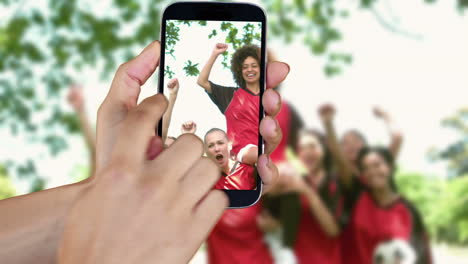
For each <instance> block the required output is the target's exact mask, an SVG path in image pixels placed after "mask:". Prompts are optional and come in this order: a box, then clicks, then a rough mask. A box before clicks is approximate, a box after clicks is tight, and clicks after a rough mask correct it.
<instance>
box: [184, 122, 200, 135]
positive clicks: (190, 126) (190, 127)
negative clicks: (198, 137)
mask: <svg viewBox="0 0 468 264" xmlns="http://www.w3.org/2000/svg"><path fill="white" fill-rule="evenodd" d="M195 132H197V123H195V122H194V121H192V120H190V121H187V122H185V123H183V124H182V126H181V127H180V133H182V134H187V133H190V134H195Z"/></svg>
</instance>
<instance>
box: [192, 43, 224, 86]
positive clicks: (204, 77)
mask: <svg viewBox="0 0 468 264" xmlns="http://www.w3.org/2000/svg"><path fill="white" fill-rule="evenodd" d="M227 48H228V45H226V44H222V43H218V44H216V46H215V48H214V50H213V53H212V54H211V56H210V58H209V59H208V61H207V62H206V64H205V66H203V69H202V70H201V72H200V75H199V76H198V79H197V84H198V85H200V86H201V87H203V88H204V89H205V90H206V91H207V92H208V93H211V85H210V82H209V81H208V79H209V77H210V73H211V68H213V64H214V63H215V61H216V59H217V58H218V56H219V55H220V54H221V53H223V52H225V51H226V50H227Z"/></svg>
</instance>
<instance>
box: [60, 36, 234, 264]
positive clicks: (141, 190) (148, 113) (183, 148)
mask: <svg viewBox="0 0 468 264" xmlns="http://www.w3.org/2000/svg"><path fill="white" fill-rule="evenodd" d="M159 52H160V44H159V42H153V43H152V44H151V45H149V46H148V47H147V48H146V49H145V50H144V51H143V52H142V53H141V54H140V55H138V56H137V57H136V58H134V59H133V60H131V61H129V62H127V63H125V64H123V65H121V66H120V67H119V69H118V71H117V73H116V75H115V77H114V80H113V82H112V86H111V89H110V91H109V93H108V95H107V97H106V99H105V100H104V102H103V103H102V105H101V106H100V108H99V112H98V137H97V142H98V147H97V155H98V164H97V166H98V167H99V169H98V170H97V173H96V175H95V177H93V178H91V179H89V180H88V183H87V184H88V185H87V187H86V189H85V191H84V192H83V193H82V195H80V197H79V198H78V199H77V200H76V202H75V204H74V205H73V206H72V208H71V209H70V211H69V212H68V214H67V217H66V223H65V228H64V232H63V238H62V241H61V243H60V244H59V252H58V260H59V261H58V262H59V263H67V264H69V263H101V264H107V263H117V262H118V263H154V262H155V261H158V262H161V263H187V262H188V261H189V259H190V258H191V257H192V256H193V254H194V253H195V252H196V250H197V249H198V248H199V246H200V244H201V243H202V241H203V240H204V239H205V238H206V236H207V234H208V232H209V231H210V230H211V228H212V227H213V225H214V224H215V223H216V221H217V219H218V218H219V217H220V216H221V214H222V212H223V210H224V208H225V207H226V206H227V205H228V199H227V197H226V195H225V194H224V193H223V192H222V191H219V190H213V189H212V187H213V185H214V184H215V182H216V181H217V179H218V178H219V170H218V168H217V166H216V165H215V164H214V163H213V162H212V161H211V160H209V159H207V158H204V157H202V154H203V143H202V142H201V140H200V139H198V138H197V137H196V136H193V135H183V136H180V137H179V138H178V139H177V140H176V142H175V143H174V144H173V145H172V146H171V148H169V149H167V150H165V151H164V152H161V151H162V142H161V138H159V137H157V136H155V132H154V131H155V126H156V124H158V120H159V119H160V118H161V116H162V114H163V113H164V111H165V110H166V107H167V100H166V99H165V97H164V96H163V95H162V94H156V95H154V96H151V97H149V98H146V99H145V100H143V101H142V102H141V103H140V104H139V105H137V100H138V96H139V92H140V85H143V84H144V83H145V81H146V80H147V79H148V78H149V77H150V76H151V74H152V73H153V72H154V71H155V69H156V67H157V63H158V61H159ZM194 186H196V188H194Z"/></svg>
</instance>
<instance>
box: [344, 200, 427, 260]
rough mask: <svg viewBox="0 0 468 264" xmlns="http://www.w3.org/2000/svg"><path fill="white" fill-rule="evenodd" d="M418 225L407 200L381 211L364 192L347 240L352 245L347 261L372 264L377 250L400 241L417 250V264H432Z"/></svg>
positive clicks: (423, 236)
mask: <svg viewBox="0 0 468 264" xmlns="http://www.w3.org/2000/svg"><path fill="white" fill-rule="evenodd" d="M418 221H419V220H418V217H417V216H416V212H415V211H414V209H412V207H411V206H409V203H408V202H407V201H405V200H404V199H399V200H397V201H396V202H394V203H393V204H391V205H390V206H387V207H381V206H379V205H378V204H377V203H376V201H375V200H374V199H373V198H372V196H371V194H370V193H369V192H367V191H364V192H362V193H361V194H360V195H359V198H358V199H357V201H356V204H355V207H354V210H353V213H352V216H351V222H350V223H349V224H350V226H349V230H348V232H349V234H348V236H349V237H348V239H349V242H351V241H352V243H348V244H346V245H345V246H346V247H347V248H348V249H347V250H346V252H348V253H349V255H347V256H346V257H345V258H346V263H350V264H372V263H373V255H374V250H375V249H376V247H377V246H378V245H379V244H380V243H382V242H385V241H388V240H392V239H397V238H398V239H403V240H406V241H408V243H410V244H411V245H412V246H413V247H414V249H415V253H416V254H417V255H418V259H419V261H418V263H425V264H426V263H431V260H430V259H431V258H430V253H429V251H430V250H429V247H428V245H427V240H426V234H425V232H424V229H422V228H421V227H420V226H421V224H420V223H418ZM422 240H426V241H422ZM415 241H417V242H418V243H414V242H415ZM418 244H419V245H418Z"/></svg>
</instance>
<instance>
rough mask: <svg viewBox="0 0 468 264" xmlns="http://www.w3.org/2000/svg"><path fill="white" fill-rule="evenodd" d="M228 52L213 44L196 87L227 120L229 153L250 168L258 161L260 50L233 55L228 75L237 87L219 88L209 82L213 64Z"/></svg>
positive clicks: (251, 47)
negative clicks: (203, 91) (229, 141)
mask: <svg viewBox="0 0 468 264" xmlns="http://www.w3.org/2000/svg"><path fill="white" fill-rule="evenodd" d="M227 49H228V45H226V44H223V43H218V44H216V46H215V48H214V50H213V52H212V54H211V56H210V58H209V59H208V61H207V62H206V64H205V66H204V67H203V69H202V71H201V72H200V75H199V76H198V80H197V83H198V85H200V86H201V87H203V88H204V89H205V91H206V92H207V94H208V95H209V97H210V99H211V100H212V101H213V103H215V104H216V105H217V106H218V108H219V110H220V111H221V113H223V114H224V116H225V117H226V126H227V135H228V137H229V139H230V140H231V142H232V152H233V153H234V155H235V156H236V159H237V160H238V161H240V162H242V163H245V164H251V165H253V164H255V163H256V162H257V158H258V157H257V156H258V147H257V145H258V124H259V113H258V111H259V106H260V81H259V80H260V48H259V47H258V46H255V45H245V46H243V47H241V48H239V49H237V50H236V51H235V52H234V54H233V55H232V59H231V71H232V74H233V77H234V81H235V82H236V84H237V87H226V86H222V85H218V84H215V83H213V82H212V81H211V80H210V73H211V68H212V67H213V64H214V63H215V61H216V59H217V58H218V56H219V55H221V54H222V53H224V52H225V51H226V50H227Z"/></svg>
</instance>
